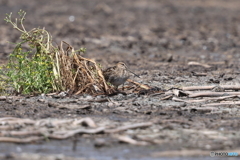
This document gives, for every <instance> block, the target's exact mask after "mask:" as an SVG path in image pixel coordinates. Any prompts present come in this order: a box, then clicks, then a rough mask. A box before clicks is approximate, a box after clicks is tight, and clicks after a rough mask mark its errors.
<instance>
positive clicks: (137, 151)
mask: <svg viewBox="0 0 240 160" xmlns="http://www.w3.org/2000/svg"><path fill="white" fill-rule="evenodd" d="M239 6H240V1H237V0H228V1H224V0H201V1H200V0H199V1H192V0H178V1H175V0H169V1H164V0H131V1H129V0H121V1H118V0H102V1H98V0H91V1H84V0H81V1H80V0H68V1H64V0H58V1H46V0H41V1H30V0H21V1H18V0H11V1H6V0H0V13H1V14H0V19H2V20H3V19H4V16H5V13H9V12H13V14H14V15H16V13H17V11H19V10H20V9H23V10H25V11H26V12H27V16H26V21H25V24H26V28H27V29H29V30H30V29H31V28H34V27H45V29H46V30H48V31H49V32H50V33H52V36H53V39H54V42H55V43H56V44H59V43H60V41H62V40H63V41H66V42H68V43H69V44H71V45H73V46H74V47H75V48H76V49H77V48H80V47H85V48H87V53H86V54H85V55H84V56H85V57H88V58H92V59H95V60H96V61H97V62H99V63H100V64H102V65H103V66H104V68H106V67H109V66H112V65H114V64H115V63H116V62H118V61H123V62H125V63H126V64H127V65H128V66H129V68H130V69H131V70H132V71H134V72H135V73H136V74H138V75H140V77H141V78H137V77H131V79H133V80H134V81H137V82H139V83H143V84H148V85H149V86H151V87H158V88H159V89H160V90H161V91H163V92H164V93H165V94H166V93H167V92H168V91H170V90H171V89H172V88H177V87H181V86H202V85H239V84H240V83H239V82H240V77H239V73H240V72H239V61H240V54H239V52H240V38H239V34H240V18H239V15H240V8H239ZM73 17H74V21H71V18H73ZM0 23H1V25H0V33H1V39H0V53H1V62H2V63H5V62H6V60H7V56H8V55H9V53H10V52H11V51H12V49H13V45H11V44H9V43H7V41H10V42H17V41H18V37H19V33H18V32H16V31H13V29H12V28H11V26H10V25H8V24H6V23H5V22H4V21H1V22H0ZM190 61H195V62H200V63H201V64H208V65H210V66H211V67H210V68H208V67H203V66H198V65H197V66H196V65H194V66H192V65H188V63H189V62H190ZM196 73H205V75H204V76H196ZM142 93H145V92H142ZM164 97H166V95H164V94H150V95H149V94H148V95H144V94H140V95H138V94H136V93H131V91H127V95H122V94H119V95H116V96H112V97H110V98H107V97H106V96H97V97H92V96H90V95H79V96H70V97H68V96H67V97H61V96H36V97H24V96H23V97H13V98H8V99H6V100H3V101H0V117H9V116H11V117H17V118H30V119H34V120H38V119H46V118H51V119H56V118H59V119H75V118H84V117H90V118H92V119H93V121H95V123H96V124H97V125H100V126H101V125H107V126H109V127H111V126H123V125H127V124H135V123H141V122H154V125H152V126H151V127H147V128H144V129H142V128H138V129H136V130H133V129H132V130H126V131H124V132H121V133H119V134H120V135H128V136H130V137H132V138H135V139H138V140H139V139H141V138H139V137H137V138H136V136H145V138H148V139H149V141H150V142H149V144H148V145H144V146H138V145H131V144H126V143H119V141H117V140H116V139H114V136H113V137H112V136H111V135H109V134H100V135H99V134H90V135H89V134H82V135H78V136H76V137H75V138H69V139H66V140H61V141H60V140H51V139H50V140H49V141H45V140H44V141H41V143H30V144H16V143H0V153H1V154H0V157H2V159H7V158H12V159H14V154H13V153H15V154H18V156H20V155H21V156H23V155H22V154H23V153H28V154H30V153H34V154H35V153H36V154H37V155H41V154H46V155H51V154H57V155H58V156H59V154H63V155H65V156H69V157H78V158H79V157H82V158H86V159H88V158H92V159H159V157H162V156H171V154H173V152H168V151H175V152H174V153H175V155H173V156H176V157H178V156H180V155H181V154H180V153H176V152H177V151H183V150H184V151H189V150H192V151H193V152H194V151H199V152H196V154H193V156H203V157H200V159H201V158H204V157H205V159H208V158H207V157H209V156H208V153H210V151H212V150H214V151H233V150H236V149H238V148H240V134H239V127H240V123H239V120H240V110H239V105H237V104H236V105H225V106H214V107H213V108H212V109H211V110H204V104H205V103H197V104H196V103H185V102H177V101H174V100H172V98H170V99H162V98H164ZM180 98H182V97H180ZM183 98H185V99H187V98H186V97H184V96H183ZM195 99H201V98H195ZM238 99H239V97H234V98H230V99H228V100H229V101H237V100H238ZM51 103H59V104H63V105H70V104H77V105H79V106H82V105H89V106H90V108H88V109H76V108H75V109H69V108H65V109H64V108H59V107H53V106H51V105H50V104H51ZM199 107H200V108H202V110H201V109H199ZM2 125H3V124H2ZM99 139H100V141H101V140H103V141H104V144H102V145H100V146H98V143H99ZM145 140H146V139H145ZM76 141H77V142H78V143H77V144H76V149H73V144H74V143H75V142H76ZM146 141H147V140H146ZM96 146H98V147H96ZM11 153H12V154H11ZM164 153H165V154H164ZM198 153H199V154H198ZM201 153H203V154H201ZM206 153H207V155H206ZM239 154H240V153H239ZM57 155H56V156H57ZM187 155H189V154H185V156H187ZM32 156H33V155H32ZM190 156H191V155H190ZM30 159H32V158H30ZM166 159H167V158H166ZM184 159H186V158H184ZM190 159H191V158H190Z"/></svg>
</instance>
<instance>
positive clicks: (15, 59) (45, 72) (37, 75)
mask: <svg viewBox="0 0 240 160" xmlns="http://www.w3.org/2000/svg"><path fill="white" fill-rule="evenodd" d="M18 14H19V16H20V18H19V22H18V19H17V18H16V21H15V22H13V21H12V19H11V15H12V13H10V14H7V17H6V18H5V19H4V20H5V21H6V22H7V23H10V24H11V25H12V26H13V28H14V29H17V30H18V31H20V32H21V36H20V40H21V42H19V43H17V44H16V47H15V48H14V50H13V52H12V53H11V54H10V56H9V62H8V64H7V65H6V72H5V74H6V76H8V77H9V79H8V83H11V84H12V87H13V88H14V89H15V91H16V92H17V93H23V94H30V93H48V92H52V91H57V90H59V88H58V85H57V84H56V81H55V77H54V74H53V69H54V65H53V59H52V57H51V55H50V53H51V52H53V51H54V50H55V47H53V46H52V42H51V41H52V39H51V36H50V35H49V33H48V32H47V31H46V30H44V29H39V28H34V29H32V30H31V31H29V32H28V31H26V29H25V27H24V25H23V21H24V20H25V15H26V12H24V11H22V10H20V11H19V12H18ZM25 43H27V46H28V49H27V50H26V49H23V45H24V44H25Z"/></svg>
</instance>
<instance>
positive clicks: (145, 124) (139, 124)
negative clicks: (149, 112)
mask: <svg viewBox="0 0 240 160" xmlns="http://www.w3.org/2000/svg"><path fill="white" fill-rule="evenodd" d="M151 125H153V123H152V122H145V123H136V124H132V125H127V126H121V127H118V128H115V129H106V130H105V132H106V133H117V132H121V131H125V130H128V129H135V128H142V127H149V126H151Z"/></svg>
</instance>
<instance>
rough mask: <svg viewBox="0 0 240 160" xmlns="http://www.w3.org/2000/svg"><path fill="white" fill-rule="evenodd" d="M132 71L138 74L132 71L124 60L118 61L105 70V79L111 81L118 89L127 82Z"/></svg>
mask: <svg viewBox="0 0 240 160" xmlns="http://www.w3.org/2000/svg"><path fill="white" fill-rule="evenodd" d="M130 73H132V74H134V75H135V76H137V75H136V74H135V73H133V72H132V71H130V70H129V69H128V67H127V66H126V65H125V63H123V62H118V63H117V65H116V66H113V67H110V68H107V69H106V70H104V71H103V75H104V78H105V80H106V81H107V82H109V83H111V84H112V85H113V86H114V87H115V88H116V89H117V88H118V86H120V85H121V84H124V83H125V82H126V80H127V79H128V78H129V77H130ZM138 77H139V76H138Z"/></svg>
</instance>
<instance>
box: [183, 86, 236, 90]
mask: <svg viewBox="0 0 240 160" xmlns="http://www.w3.org/2000/svg"><path fill="white" fill-rule="evenodd" d="M214 87H217V86H188V87H182V90H184V91H194V90H211V89H213V88H214ZM219 87H221V88H223V89H224V90H240V85H219Z"/></svg>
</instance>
